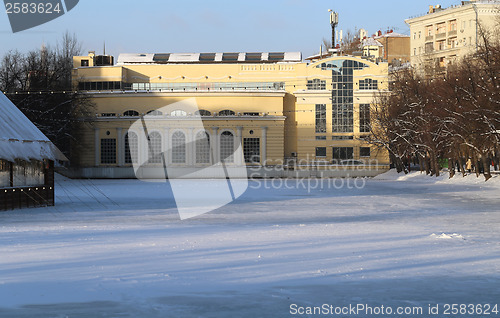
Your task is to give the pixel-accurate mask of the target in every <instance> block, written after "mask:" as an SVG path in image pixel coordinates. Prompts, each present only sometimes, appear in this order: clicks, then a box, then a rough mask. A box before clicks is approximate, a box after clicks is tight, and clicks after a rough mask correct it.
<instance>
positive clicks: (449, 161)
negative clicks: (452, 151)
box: [448, 158, 455, 179]
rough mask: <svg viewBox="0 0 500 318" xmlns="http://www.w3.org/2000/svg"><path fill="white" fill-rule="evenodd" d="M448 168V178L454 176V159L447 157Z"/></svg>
mask: <svg viewBox="0 0 500 318" xmlns="http://www.w3.org/2000/svg"><path fill="white" fill-rule="evenodd" d="M448 170H449V171H450V179H451V178H453V177H454V176H455V159H453V158H449V159H448Z"/></svg>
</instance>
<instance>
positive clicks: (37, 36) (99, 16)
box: [0, 0, 460, 57]
mask: <svg viewBox="0 0 500 318" xmlns="http://www.w3.org/2000/svg"><path fill="white" fill-rule="evenodd" d="M438 3H439V4H441V5H442V6H443V7H448V6H450V5H453V4H458V3H460V1H459V0H441V1H440V2H435V3H432V2H429V1H422V0H414V1H396V0H378V1H366V0H363V1H361V0H350V1H340V0H267V1H264V0H252V1H239V0H211V1H201V0H176V1H171V0H142V1H137V0H119V1H118V0H117V1H114V0H80V3H79V4H78V5H77V6H76V7H75V8H74V9H73V10H72V11H70V12H68V13H66V14H65V15H64V16H62V17H60V18H58V19H55V20H53V21H50V22H48V23H46V24H44V25H41V26H38V27H36V28H34V29H30V30H26V31H23V32H20V33H16V34H13V33H12V31H11V29H10V25H9V22H8V18H7V14H6V13H5V12H4V11H3V12H0V43H1V45H0V55H3V54H4V53H5V52H7V51H8V50H10V49H19V50H20V51H23V52H25V51H28V50H30V49H34V48H39V47H40V46H41V44H42V43H46V44H55V43H56V41H58V40H59V39H60V38H61V36H62V34H63V33H64V32H65V31H69V32H71V33H75V34H76V36H77V38H78V39H79V40H80V41H81V42H82V44H83V50H84V51H85V52H86V51H89V50H95V51H96V52H97V53H102V51H103V43H104V42H106V53H108V54H112V55H115V56H117V55H118V54H119V53H139V52H141V53H145V52H165V53H167V52H259V51H264V52H267V51H270V52H275V51H300V52H302V53H303V55H304V57H305V56H308V55H311V54H313V53H315V52H317V51H318V50H319V46H320V44H321V42H322V39H323V38H330V34H331V33H330V25H329V13H328V9H330V8H331V9H334V10H335V11H337V12H339V14H340V24H339V28H341V29H343V30H344V31H346V30H349V29H350V30H352V31H354V30H355V29H359V28H364V29H366V30H368V32H369V34H372V33H374V32H376V31H377V30H379V29H381V30H387V29H388V28H394V29H395V31H396V32H400V33H406V34H408V33H409V28H408V27H407V25H406V24H405V23H404V20H405V19H407V18H408V17H410V16H415V15H420V14H423V13H425V12H426V11H427V10H428V6H429V5H430V4H432V5H435V4H438Z"/></svg>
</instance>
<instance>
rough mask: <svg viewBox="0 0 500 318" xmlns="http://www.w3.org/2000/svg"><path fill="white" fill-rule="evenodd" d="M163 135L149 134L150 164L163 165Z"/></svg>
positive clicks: (157, 133)
mask: <svg viewBox="0 0 500 318" xmlns="http://www.w3.org/2000/svg"><path fill="white" fill-rule="evenodd" d="M162 162H163V160H162V152H161V135H160V133H159V132H156V131H154V132H152V133H150V134H149V163H162Z"/></svg>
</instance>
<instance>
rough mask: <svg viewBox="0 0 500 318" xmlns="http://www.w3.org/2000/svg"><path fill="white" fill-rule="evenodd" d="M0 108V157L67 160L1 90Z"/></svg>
mask: <svg viewBox="0 0 500 318" xmlns="http://www.w3.org/2000/svg"><path fill="white" fill-rule="evenodd" d="M0 109H1V111H0V159H4V160H8V161H14V160H15V159H23V160H27V161H29V160H30V159H34V160H43V159H50V160H67V158H66V157H65V156H64V155H63V154H62V153H61V152H60V151H59V149H57V148H56V146H54V145H53V144H52V142H50V140H49V139H48V138H47V137H46V136H45V135H44V134H43V133H42V132H41V131H40V130H39V129H38V128H37V127H36V126H35V125H34V124H33V123H32V122H31V121H30V120H29V119H28V118H27V117H26V116H25V115H24V114H23V113H22V112H21V111H20V110H19V109H18V108H17V107H16V105H14V104H13V103H12V102H11V101H10V100H9V99H8V98H7V97H6V96H5V95H4V94H3V93H2V92H0Z"/></svg>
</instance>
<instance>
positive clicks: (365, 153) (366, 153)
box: [359, 147, 371, 157]
mask: <svg viewBox="0 0 500 318" xmlns="http://www.w3.org/2000/svg"><path fill="white" fill-rule="evenodd" d="M370 155H371V153H370V147H361V148H359V156H360V157H370Z"/></svg>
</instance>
